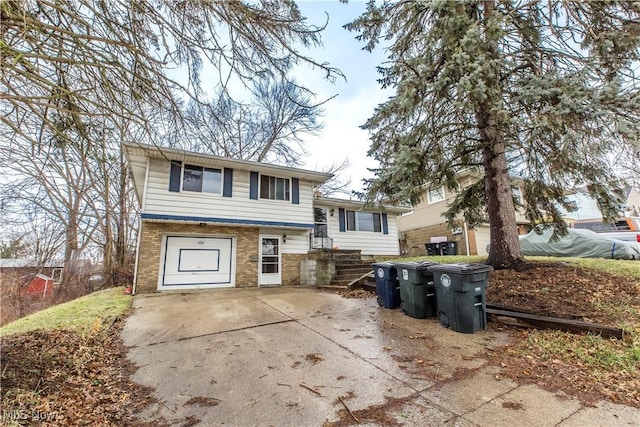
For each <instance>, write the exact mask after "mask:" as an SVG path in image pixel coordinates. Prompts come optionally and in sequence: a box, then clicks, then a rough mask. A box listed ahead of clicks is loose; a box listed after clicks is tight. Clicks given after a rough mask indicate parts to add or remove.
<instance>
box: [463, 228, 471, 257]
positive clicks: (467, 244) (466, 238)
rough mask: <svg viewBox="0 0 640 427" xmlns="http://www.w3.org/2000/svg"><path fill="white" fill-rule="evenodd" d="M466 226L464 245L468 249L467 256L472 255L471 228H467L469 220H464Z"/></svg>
mask: <svg viewBox="0 0 640 427" xmlns="http://www.w3.org/2000/svg"><path fill="white" fill-rule="evenodd" d="M463 225H464V244H465V246H466V248H467V256H469V255H471V251H470V250H469V228H468V227H467V220H466V219H465V220H463Z"/></svg>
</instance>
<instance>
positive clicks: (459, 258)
mask: <svg viewBox="0 0 640 427" xmlns="http://www.w3.org/2000/svg"><path fill="white" fill-rule="evenodd" d="M486 259H487V257H485V256H466V255H453V256H422V257H411V258H397V259H395V260H393V261H396V262H407V261H435V262H440V263H447V264H448V263H453V262H480V263H481V262H484V261H485V260H486ZM526 259H527V261H536V262H550V263H553V262H564V263H566V264H570V265H574V266H577V267H583V268H589V269H594V270H600V271H604V272H606V273H609V274H616V275H622V276H630V277H636V278H639V279H640V261H638V260H620V259H604V258H557V257H539V256H532V257H527V258H526Z"/></svg>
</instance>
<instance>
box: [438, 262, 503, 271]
mask: <svg viewBox="0 0 640 427" xmlns="http://www.w3.org/2000/svg"><path fill="white" fill-rule="evenodd" d="M429 271H441V272H445V273H458V274H474V273H485V272H489V271H493V267H491V266H490V265H486V264H478V263H469V262H457V263H453V264H437V265H432V266H431V267H429Z"/></svg>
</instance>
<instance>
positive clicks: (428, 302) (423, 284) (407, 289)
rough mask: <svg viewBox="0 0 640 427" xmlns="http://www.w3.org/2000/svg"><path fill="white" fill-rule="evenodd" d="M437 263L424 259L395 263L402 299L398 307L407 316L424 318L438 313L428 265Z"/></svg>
mask: <svg viewBox="0 0 640 427" xmlns="http://www.w3.org/2000/svg"><path fill="white" fill-rule="evenodd" d="M437 264H438V263H436V262H428V261H426V262H404V263H398V264H397V265H396V269H397V271H398V280H399V282H400V300H401V301H402V303H401V304H400V307H401V308H402V311H403V312H404V313H405V314H407V315H408V316H411V317H415V318H416V319H425V318H427V317H435V316H436V315H437V314H438V312H437V311H436V309H437V304H436V291H435V287H434V284H433V273H432V272H430V271H429V267H431V266H433V265H437Z"/></svg>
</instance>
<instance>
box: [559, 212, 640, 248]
mask: <svg viewBox="0 0 640 427" xmlns="http://www.w3.org/2000/svg"><path fill="white" fill-rule="evenodd" d="M571 228H574V229H582V230H591V231H594V232H596V233H598V234H599V235H601V236H603V237H608V238H611V239H617V240H625V241H629V242H640V218H638V217H626V218H620V219H617V220H615V221H612V222H603V221H602V219H587V220H579V221H575V222H574V223H572V224H571Z"/></svg>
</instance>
